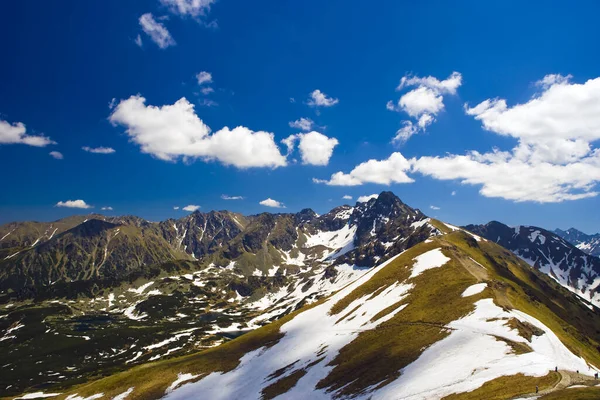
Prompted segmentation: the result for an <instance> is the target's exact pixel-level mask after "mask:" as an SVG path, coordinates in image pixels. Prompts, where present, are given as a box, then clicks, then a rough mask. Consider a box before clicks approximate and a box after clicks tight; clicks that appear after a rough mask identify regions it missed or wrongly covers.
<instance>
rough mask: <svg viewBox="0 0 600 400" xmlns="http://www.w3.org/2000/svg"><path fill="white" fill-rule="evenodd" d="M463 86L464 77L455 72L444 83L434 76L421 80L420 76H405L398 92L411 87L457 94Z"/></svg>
mask: <svg viewBox="0 0 600 400" xmlns="http://www.w3.org/2000/svg"><path fill="white" fill-rule="evenodd" d="M460 85H462V75H461V74H460V73H459V72H453V73H452V74H450V76H449V77H448V78H446V79H444V80H443V81H440V80H438V79H437V78H435V77H433V76H427V77H424V78H419V77H418V76H412V75H405V76H403V77H402V79H400V84H399V85H398V87H397V88H396V90H402V89H404V88H405V87H409V86H424V87H427V88H430V89H433V90H435V91H436V92H439V93H448V94H456V89H458V88H459V87H460Z"/></svg>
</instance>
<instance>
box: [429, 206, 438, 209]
mask: <svg viewBox="0 0 600 400" xmlns="http://www.w3.org/2000/svg"><path fill="white" fill-rule="evenodd" d="M429 208H431V209H432V210H440V208H439V207H438V206H429Z"/></svg>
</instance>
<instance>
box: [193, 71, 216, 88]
mask: <svg viewBox="0 0 600 400" xmlns="http://www.w3.org/2000/svg"><path fill="white" fill-rule="evenodd" d="M196 79H197V80H198V85H204V84H205V83H212V74H211V73H210V72H206V71H200V72H198V74H196Z"/></svg>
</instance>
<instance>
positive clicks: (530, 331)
mask: <svg viewBox="0 0 600 400" xmlns="http://www.w3.org/2000/svg"><path fill="white" fill-rule="evenodd" d="M506 325H507V326H509V327H511V328H512V329H516V330H517V331H519V335H521V336H523V337H524V338H525V339H527V341H528V342H530V343H531V338H532V337H533V336H541V335H543V334H544V331H543V330H541V329H539V328H537V327H535V326H533V325H531V324H530V323H528V322H524V321H519V320H518V319H516V318H511V319H509V320H508V322H507V323H506Z"/></svg>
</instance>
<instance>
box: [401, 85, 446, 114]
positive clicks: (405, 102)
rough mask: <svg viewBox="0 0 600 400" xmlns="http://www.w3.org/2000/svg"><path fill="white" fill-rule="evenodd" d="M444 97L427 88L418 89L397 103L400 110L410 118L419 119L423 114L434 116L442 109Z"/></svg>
mask: <svg viewBox="0 0 600 400" xmlns="http://www.w3.org/2000/svg"><path fill="white" fill-rule="evenodd" d="M443 100H444V97H443V96H442V95H441V94H439V93H438V92H436V91H434V90H432V89H430V88H428V87H424V86H422V87H419V88H417V89H414V90H411V91H410V92H408V93H406V94H405V95H403V96H402V97H400V100H399V101H398V105H399V106H400V109H401V110H402V111H404V112H406V113H407V114H408V115H410V116H411V117H415V118H419V117H420V116H422V115H424V114H429V115H431V114H433V115H436V114H437V113H439V112H440V111H441V110H442V109H443V108H444V102H443Z"/></svg>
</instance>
